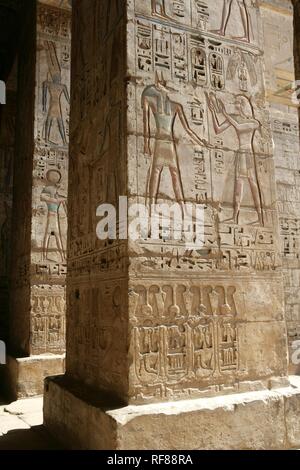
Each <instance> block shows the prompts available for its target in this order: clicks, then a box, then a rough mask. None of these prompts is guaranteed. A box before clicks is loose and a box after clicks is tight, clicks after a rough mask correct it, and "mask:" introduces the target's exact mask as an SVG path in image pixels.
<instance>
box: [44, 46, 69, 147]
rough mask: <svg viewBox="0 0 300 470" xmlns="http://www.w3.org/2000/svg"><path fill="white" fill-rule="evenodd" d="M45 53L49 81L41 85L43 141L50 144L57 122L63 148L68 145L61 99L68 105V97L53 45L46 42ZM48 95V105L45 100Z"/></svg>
mask: <svg viewBox="0 0 300 470" xmlns="http://www.w3.org/2000/svg"><path fill="white" fill-rule="evenodd" d="M46 51H47V58H48V65H49V75H50V77H51V78H50V79H48V80H46V81H45V82H44V83H43V112H44V113H47V117H46V122H45V140H46V142H50V134H51V129H52V125H53V123H54V122H57V125H58V129H59V133H60V136H61V139H62V142H63V145H64V146H67V145H68V142H67V138H66V131H65V125H64V120H63V115H62V108H61V99H62V97H63V96H64V97H65V99H66V101H67V103H68V104H70V96H69V91H68V87H67V85H64V84H62V83H61V68H60V65H59V62H58V58H57V54H56V48H55V44H54V43H53V42H51V41H46ZM48 94H49V105H48V103H47V101H48V100H47V98H48Z"/></svg>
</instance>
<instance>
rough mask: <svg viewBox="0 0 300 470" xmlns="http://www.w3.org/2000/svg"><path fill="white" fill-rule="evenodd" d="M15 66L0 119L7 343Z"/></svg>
mask: <svg viewBox="0 0 300 470" xmlns="http://www.w3.org/2000/svg"><path fill="white" fill-rule="evenodd" d="M16 72H17V67H16V66H15V67H14V69H13V71H12V73H11V75H10V78H9V80H8V82H7V84H6V104H5V105H3V106H1V118H0V168H1V169H0V175H1V176H0V178H1V181H0V228H1V234H0V340H2V341H5V342H7V335H8V319H9V315H8V312H9V269H10V255H11V219H12V193H13V160H14V145H15V120H16V95H17V83H16Z"/></svg>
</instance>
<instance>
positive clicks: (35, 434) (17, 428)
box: [0, 397, 61, 450]
mask: <svg viewBox="0 0 300 470" xmlns="http://www.w3.org/2000/svg"><path fill="white" fill-rule="evenodd" d="M59 449H61V447H60V446H59V444H58V443H57V442H55V441H54V439H53V438H52V437H51V436H50V435H49V434H48V432H47V431H46V429H45V428H44V427H43V398H42V397H37V398H29V399H26V400H19V401H18V402H14V403H11V404H9V405H7V404H5V403H3V402H1V400H0V450H59Z"/></svg>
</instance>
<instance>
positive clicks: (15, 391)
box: [3, 354, 65, 399]
mask: <svg viewBox="0 0 300 470" xmlns="http://www.w3.org/2000/svg"><path fill="white" fill-rule="evenodd" d="M64 370H65V355H55V354H50V355H46V354H41V355H39V356H30V357H27V358H22V359H16V358H14V357H11V356H8V357H7V366H6V368H5V371H4V374H3V389H4V391H5V393H6V395H7V396H9V397H11V398H13V399H19V398H26V397H32V396H35V395H42V394H43V388H44V379H45V377H47V376H49V375H59V374H62V373H63V372H64Z"/></svg>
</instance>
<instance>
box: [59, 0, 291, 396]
mask: <svg viewBox="0 0 300 470" xmlns="http://www.w3.org/2000/svg"><path fill="white" fill-rule="evenodd" d="M231 3H232V5H231ZM229 4H230V5H229ZM127 6H128V11H127V16H128V22H126V17H125V13H124V11H123V9H122V8H121V7H120V4H119V3H118V2H110V6H109V7H108V5H107V2H105V4H102V5H99V4H98V2H92V1H91V2H90V4H89V7H87V6H86V4H85V3H84V2H79V3H78V8H76V10H75V15H74V29H73V40H74V41H75V46H74V54H73V57H72V60H73V64H72V67H73V75H72V89H73V91H72V106H73V107H72V115H71V160H70V162H71V172H70V184H71V188H70V193H69V194H70V200H69V204H70V220H69V223H70V241H69V270H70V271H69V284H68V306H69V307H68V308H69V320H68V321H69V331H72V334H70V335H69V337H68V344H67V351H68V354H67V375H68V376H70V377H72V378H74V379H76V380H79V381H83V382H84V383H85V384H86V385H89V386H93V387H95V388H102V389H103V388H105V389H108V390H110V391H111V392H115V393H116V394H118V395H119V396H121V397H124V398H125V399H126V400H128V401H131V402H135V403H138V402H140V401H153V400H154V401H155V400H162V399H171V398H172V399H180V398H184V397H190V396H199V395H200V396H201V395H203V394H215V393H224V391H225V392H226V393H230V392H234V391H241V390H245V389H247V388H248V387H264V386H266V383H267V382H268V381H269V380H271V379H272V377H275V376H276V377H278V376H285V374H286V370H287V369H286V367H287V357H286V350H285V346H286V330H285V321H284V306H283V290H282V272H281V268H280V265H281V262H280V247H279V236H278V217H277V204H276V202H277V196H276V188H275V179H274V176H275V171H274V160H273V156H272V151H273V144H272V134H271V127H270V118H269V113H268V109H267V105H266V99H265V95H266V90H265V79H264V68H265V57H264V44H263V29H262V21H261V13H260V10H259V8H258V6H257V5H256V4H253V3H249V2H223V1H221V0H219V1H218V2H214V3H212V2H202V1H201V2H199V1H195V0H180V1H179V0H178V1H175V2H169V1H163V0H156V1H154V0H153V1H152V2H151V1H147V2H144V1H143V2H139V1H129V2H128V5H127ZM229 6H230V8H229ZM76 15H78V16H76ZM125 27H127V32H126V36H125V31H124V29H125ZM125 45H126V51H125ZM125 52H126V56H127V59H126V61H125V58H124V54H125ZM126 63H127V68H125V67H126ZM98 67H99V69H98ZM103 72H104V73H103ZM125 79H126V81H125ZM125 85H126V88H125ZM125 111H126V113H127V116H126V115H125ZM122 195H125V196H126V195H127V196H128V202H129V203H130V204H132V203H142V204H144V205H145V206H149V203H150V202H151V203H153V202H154V201H156V202H164V203H166V204H171V203H172V202H176V201H177V202H178V204H179V205H180V207H183V204H184V203H190V204H200V205H202V207H203V211H204V222H205V224H204V225H205V230H204V235H203V240H202V242H203V243H202V245H201V247H200V248H199V247H198V248H194V247H192V248H190V247H189V246H187V245H186V243H185V240H184V238H181V239H180V240H174V239H171V238H168V237H166V236H165V235H164V234H162V236H161V237H160V239H159V241H157V240H154V238H153V237H152V234H151V233H150V234H148V235H150V236H148V237H146V238H147V239H146V240H143V241H141V240H140V241H137V242H133V240H131V239H130V240H129V241H128V242H123V241H122V240H119V241H115V242H114V241H111V242H110V243H109V242H106V243H105V242H101V241H100V240H98V239H97V237H96V227H97V222H98V219H97V217H96V211H97V207H98V206H99V205H100V204H101V203H115V201H117V200H118V197H119V196H122ZM183 210H185V209H183ZM119 229H120V227H119ZM162 229H163V227H162ZM128 292H129V294H128ZM116 337H118V341H116V340H115V339H116ZM128 349H129V355H128V353H127V350H128ZM99 364H100V367H99ZM250 383H252V385H249V384H250Z"/></svg>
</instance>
